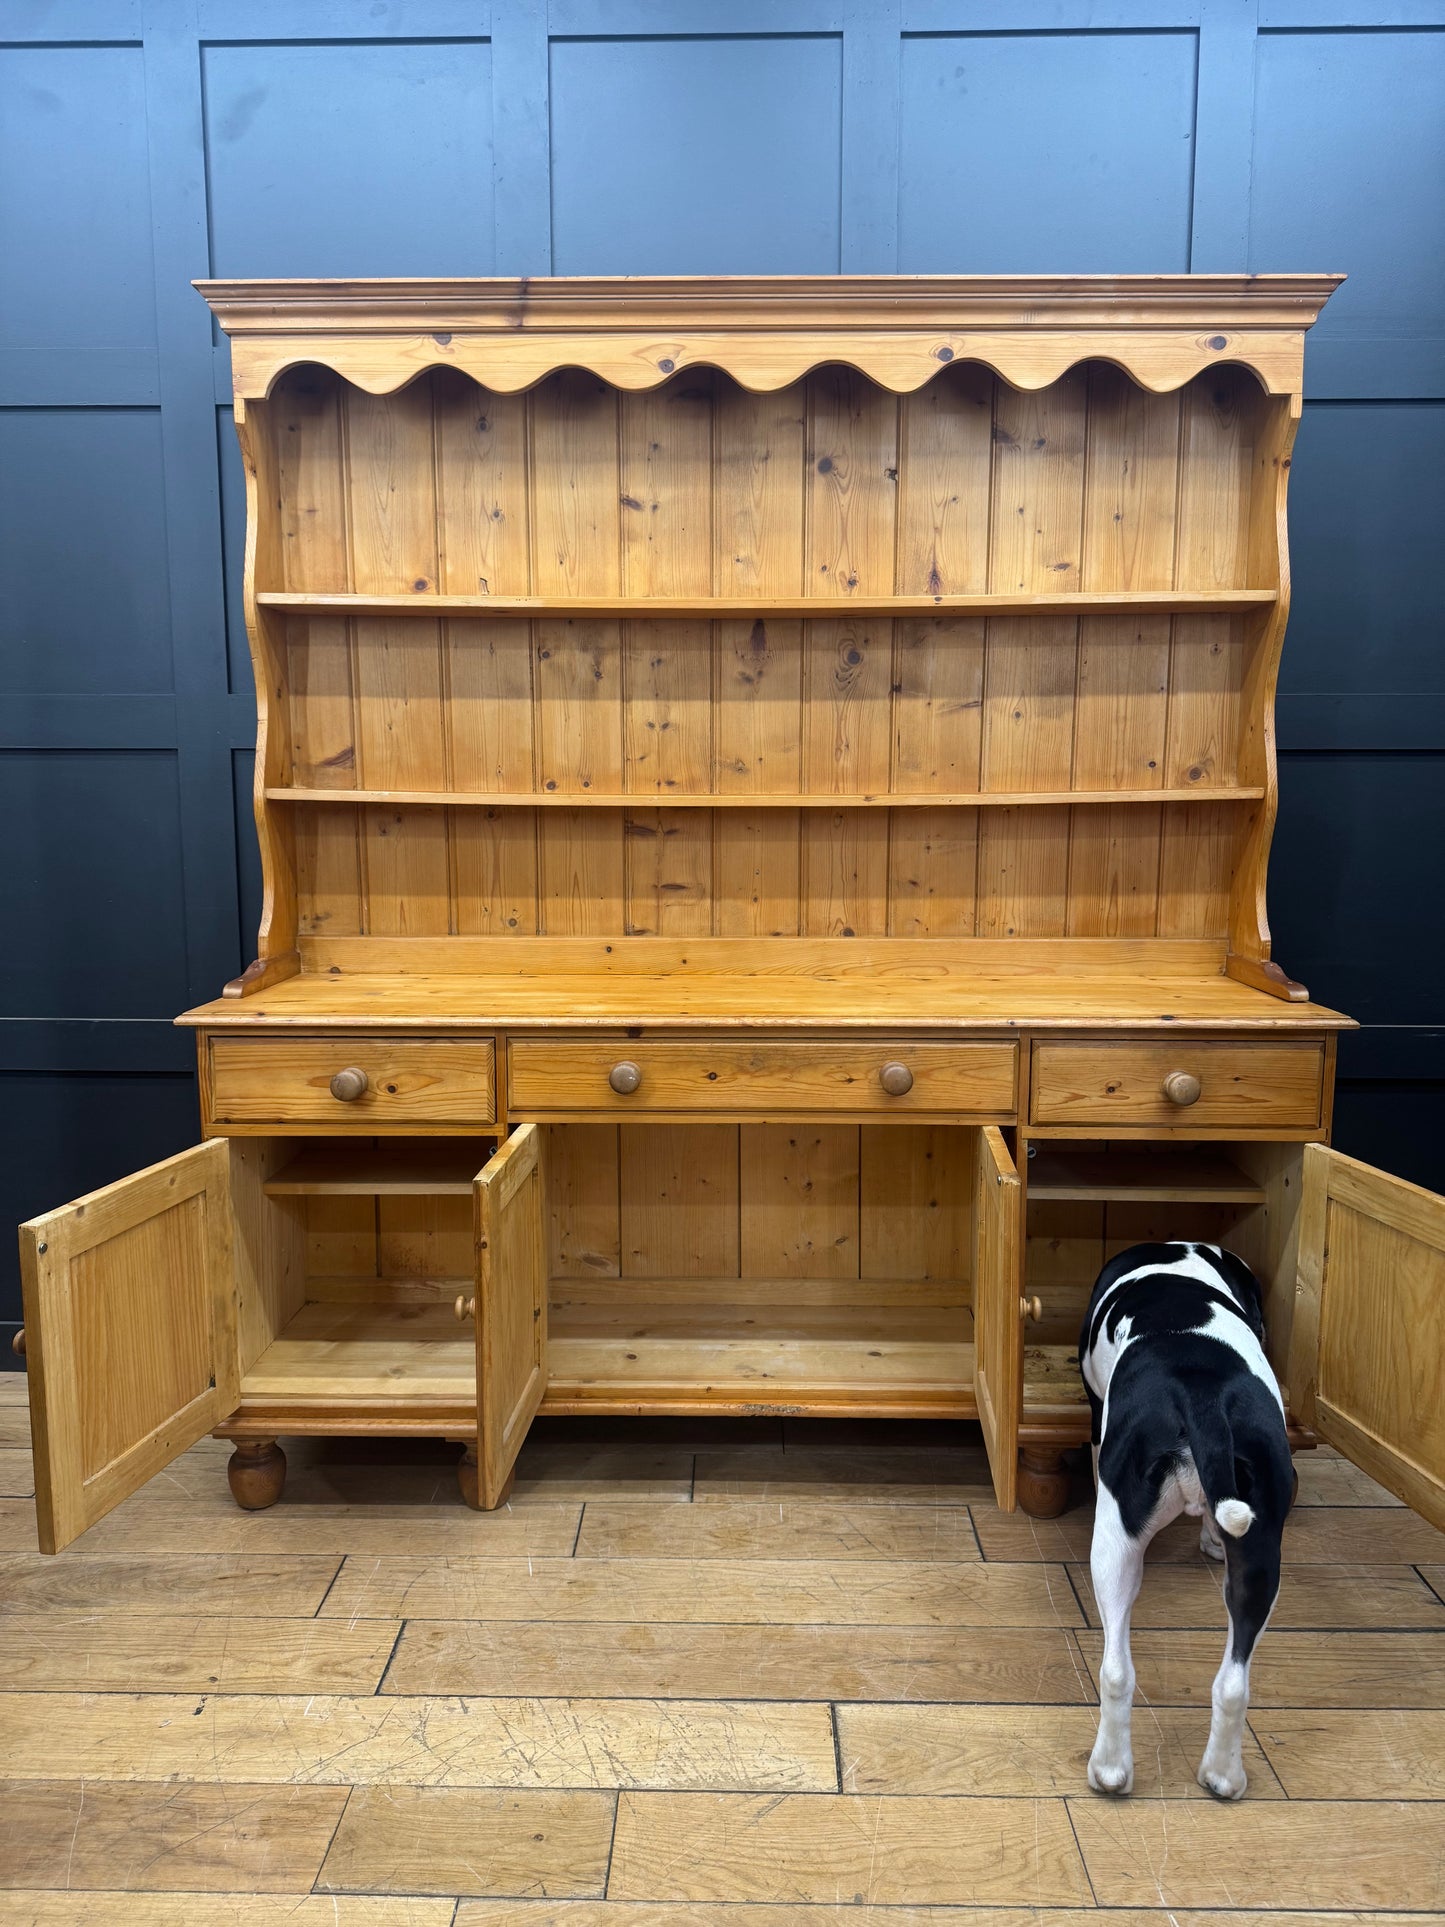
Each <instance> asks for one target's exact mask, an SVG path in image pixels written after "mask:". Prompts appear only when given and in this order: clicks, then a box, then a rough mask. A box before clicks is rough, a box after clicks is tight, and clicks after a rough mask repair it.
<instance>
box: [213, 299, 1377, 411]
mask: <svg viewBox="0 0 1445 1927" xmlns="http://www.w3.org/2000/svg"><path fill="white" fill-rule="evenodd" d="M1343 278H1344V277H1343V276H1342V275H1331V274H1279V275H1240V274H1204V275H876V276H874V275H816V276H778V277H760V276H717V277H701V276H677V277H667V278H661V277H657V278H653V277H648V278H638V279H630V278H624V277H610V278H606V277H604V278H575V279H571V278H565V279H553V280H532V281H517V280H465V281H453V280H385V281H345V280H339V281H198V282H197V283H196V284H195V285H196V287H197V288H198V289H199V290H200V292H201V294H202V295H204V297H205V299H206V300H207V302H208V303H209V304H210V307H211V309H212V312H213V313H214V314H215V316H216V318H217V320H218V322H219V323H220V325H221V327H222V328H223V329H224V330H225V332H226V333H227V334H228V335H230V336H231V337H232V341H233V349H232V370H233V379H234V384H235V392H236V396H237V399H238V400H239V401H242V402H245V401H247V400H259V399H261V398H263V397H264V396H265V395H267V394H268V393H269V392H270V390H271V387H272V385H273V383H274V382H275V380H276V378H277V377H278V375H280V374H281V373H282V372H284V370H285V369H287V368H290V367H294V366H296V365H297V364H298V363H303V362H319V363H320V364H321V365H323V366H325V367H327V368H331V369H333V370H334V371H335V372H336V373H337V374H339V375H340V376H342V377H343V379H345V380H346V381H349V382H351V383H353V384H354V385H355V386H357V387H359V388H363V389H365V390H366V391H367V392H368V393H370V394H390V393H391V392H392V391H393V390H394V389H397V388H400V387H403V386H404V385H405V384H406V383H407V382H409V381H412V380H414V379H415V377H416V376H417V375H419V374H421V373H422V372H423V371H424V370H425V369H427V368H434V367H455V368H459V369H461V370H462V371H463V372H464V373H466V374H468V375H470V376H471V377H472V378H473V379H474V380H475V381H477V382H479V383H480V384H482V385H483V386H484V387H487V388H490V389H492V390H495V391H497V392H500V393H503V394H513V393H516V392H517V391H518V390H520V389H524V388H530V387H532V386H534V385H535V384H536V383H537V382H539V381H541V380H543V379H544V378H545V377H546V376H547V375H549V374H552V373H554V372H555V371H556V370H558V369H559V368H567V367H581V368H586V369H589V370H590V371H591V372H592V373H594V374H596V375H598V376H599V377H600V378H601V379H602V380H604V381H607V382H609V383H611V384H612V385H613V386H614V387H617V388H624V389H634V390H635V389H644V388H653V387H657V386H658V385H660V384H661V383H662V382H664V381H667V380H668V379H669V378H670V377H672V376H673V375H674V374H677V373H679V372H681V371H682V370H684V369H686V368H690V367H691V368H696V367H710V368H720V369H722V370H723V371H724V372H725V373H727V374H729V375H731V376H732V377H733V378H734V380H736V381H737V382H738V383H739V384H740V385H741V386H742V387H744V388H747V389H750V390H752V391H754V392H765V391H768V390H772V389H776V388H784V387H787V386H789V385H790V384H791V383H792V382H795V381H797V380H799V379H801V377H802V376H803V375H805V374H806V373H807V372H808V371H809V369H811V368H816V367H820V366H822V365H824V364H827V363H835V362H837V363H843V364H845V365H847V366H850V367H855V368H857V369H859V370H860V371H861V372H862V373H863V374H865V375H867V376H868V377H869V378H870V379H871V380H873V381H876V382H878V383H879V384H880V385H881V386H883V387H885V388H889V389H891V390H893V391H894V392H895V393H908V392H911V391H912V390H913V389H916V388H921V387H922V386H923V385H924V383H925V382H927V381H930V380H931V379H932V378H933V377H934V376H935V375H937V374H938V373H939V371H940V369H941V368H943V367H945V366H947V364H948V363H950V362H952V361H980V362H983V363H984V364H985V365H986V366H988V367H990V368H991V369H993V371H994V372H995V374H997V375H999V376H1000V377H1001V378H1002V379H1003V380H1004V381H1006V382H1008V383H1010V384H1011V385H1012V386H1013V387H1015V388H1022V389H1035V388H1043V387H1046V386H1048V384H1049V383H1051V382H1054V381H1057V380H1058V378H1059V377H1060V376H1061V375H1062V374H1063V373H1065V372H1066V370H1067V369H1069V368H1071V367H1073V366H1074V365H1075V363H1077V362H1080V361H1085V360H1091V359H1097V360H1104V361H1111V362H1114V363H1116V364H1117V365H1118V366H1120V367H1122V368H1123V369H1124V370H1125V371H1126V372H1127V373H1128V374H1129V375H1130V376H1131V377H1132V378H1133V379H1134V380H1135V381H1136V382H1137V383H1138V384H1139V385H1140V386H1141V387H1144V388H1148V389H1151V390H1153V391H1154V392H1156V393H1163V392H1166V391H1168V390H1171V389H1175V388H1179V387H1181V386H1182V385H1183V384H1184V383H1185V382H1187V381H1190V380H1191V379H1192V378H1193V377H1194V376H1195V375H1197V374H1199V373H1200V372H1201V371H1202V370H1204V369H1206V368H1210V367H1215V366H1218V365H1219V364H1221V363H1225V362H1235V363H1239V364H1242V365H1243V366H1244V367H1246V368H1249V369H1250V370H1252V372H1253V373H1254V374H1255V376H1256V377H1257V378H1258V380H1259V381H1260V383H1261V384H1262V386H1263V387H1264V389H1265V390H1266V392H1267V393H1269V394H1298V393H1299V392H1300V388H1301V378H1302V370H1303V358H1304V335H1305V330H1306V329H1307V328H1309V327H1310V326H1311V325H1312V324H1313V322H1314V321H1315V319H1316V318H1317V316H1318V314H1319V311H1320V309H1321V307H1322V306H1323V305H1324V303H1325V302H1326V301H1327V300H1328V299H1329V297H1330V295H1331V294H1332V293H1333V292H1334V290H1335V288H1337V287H1338V286H1339V283H1340V281H1341V280H1343Z"/></svg>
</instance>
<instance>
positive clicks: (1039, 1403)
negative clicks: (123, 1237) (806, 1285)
mask: <svg viewBox="0 0 1445 1927" xmlns="http://www.w3.org/2000/svg"><path fill="white" fill-rule="evenodd" d="M685 1282H686V1283H691V1282H692V1281H685ZM683 1283H684V1281H676V1282H673V1281H666V1280H658V1281H656V1283H655V1286H654V1290H655V1293H656V1296H655V1298H652V1299H650V1300H642V1299H639V1298H635V1297H632V1296H626V1297H622V1296H619V1295H617V1294H615V1293H614V1294H605V1293H603V1292H601V1291H596V1290H594V1291H593V1293H592V1294H591V1295H590V1296H586V1297H582V1296H579V1295H578V1294H577V1288H576V1286H575V1285H574V1284H572V1283H571V1282H570V1281H568V1283H567V1284H565V1285H559V1286H558V1287H557V1291H558V1296H557V1297H556V1298H555V1299H554V1302H553V1305H552V1308H551V1312H550V1320H549V1331H548V1383H547V1393H546V1397H545V1399H544V1401H543V1405H542V1410H543V1412H544V1413H546V1412H552V1413H579V1412H592V1413H597V1414H599V1415H601V1414H604V1413H610V1414H666V1413H676V1414H681V1415H687V1414H692V1413H698V1412H709V1413H714V1414H723V1413H758V1414H763V1413H814V1414H817V1415H819V1416H825V1415H826V1416H851V1417H858V1418H867V1417H894V1418H904V1417H908V1418H940V1417H944V1418H960V1419H971V1418H975V1417H976V1416H977V1411H978V1407H977V1404H976V1401H975V1398H974V1390H973V1377H974V1347H973V1315H972V1313H971V1312H970V1311H969V1309H968V1305H967V1288H966V1287H964V1286H960V1287H959V1288H958V1295H957V1296H956V1297H954V1298H953V1301H952V1302H934V1303H925V1304H918V1303H908V1302H897V1303H890V1302H889V1298H890V1294H891V1293H893V1292H894V1291H896V1292H897V1295H898V1297H899V1298H905V1299H906V1296H907V1291H906V1288H905V1286H904V1285H903V1284H902V1283H900V1284H899V1285H898V1286H897V1287H892V1286H890V1285H889V1284H888V1283H887V1282H881V1283H879V1284H877V1285H876V1286H875V1287H873V1289H874V1290H875V1291H876V1293H877V1300H876V1301H875V1302H874V1303H873V1304H871V1305H869V1306H858V1305H836V1304H834V1305H829V1304H817V1303H791V1302H789V1301H788V1299H787V1297H786V1291H787V1284H786V1282H784V1281H780V1282H779V1284H778V1286H777V1291H776V1295H774V1294H769V1295H768V1296H767V1298H766V1299H764V1298H761V1296H760V1297H759V1298H754V1299H752V1300H750V1301H748V1302H743V1303H726V1302H712V1303H697V1302H692V1301H690V1299H689V1297H688V1295H687V1294H686V1292H685V1291H682V1292H679V1285H681V1284H683ZM457 1288H458V1289H461V1288H462V1287H461V1283H460V1281H458V1286H457ZM636 1289H637V1286H636V1285H635V1284H634V1286H633V1290H636ZM855 1289H856V1287H855ZM911 1289H912V1290H913V1291H915V1292H916V1291H917V1289H918V1288H917V1286H916V1285H914V1286H912V1287H911ZM436 1290H437V1292H438V1296H437V1297H434V1298H432V1299H430V1300H427V1301H421V1300H408V1299H405V1298H403V1299H401V1300H399V1301H398V1300H393V1301H391V1302H385V1301H380V1300H376V1299H361V1300H358V1299H352V1300H349V1301H338V1300H334V1299H331V1300H320V1301H316V1302H312V1303H309V1304H306V1305H304V1306H303V1307H302V1308H301V1310H300V1311H299V1312H298V1313H297V1314H296V1316H295V1317H294V1318H293V1319H292V1320H291V1321H290V1323H289V1324H288V1325H287V1326H286V1328H285V1330H284V1331H283V1332H282V1333H281V1335H280V1337H279V1338H277V1339H276V1340H274V1342H273V1343H272V1344H271V1345H269V1346H268V1347H267V1348H266V1350H265V1351H264V1352H263V1353H262V1354H261V1356H260V1357H259V1358H258V1359H257V1360H256V1362H255V1364H254V1365H252V1367H251V1369H250V1370H249V1371H248V1372H247V1373H246V1374H245V1376H244V1378H243V1380H242V1386H241V1392H242V1402H241V1406H240V1409H239V1411H238V1412H237V1413H236V1414H235V1415H234V1417H233V1419H232V1420H231V1421H230V1423H229V1424H228V1426H227V1427H226V1430H227V1431H228V1432H229V1433H231V1434H232V1435H233V1436H240V1435H241V1432H240V1431H239V1430H238V1427H244V1428H245V1430H247V1431H250V1432H252V1433H254V1432H255V1431H257V1430H258V1429H259V1428H260V1427H261V1425H262V1422H263V1421H267V1422H270V1423H273V1424H274V1425H276V1426H284V1427H287V1428H289V1429H290V1430H292V1431H293V1432H297V1431H305V1430H310V1429H314V1428H313V1426H312V1425H311V1423H310V1422H309V1421H312V1420H318V1421H327V1423H326V1425H325V1427H324V1429H342V1430H344V1429H345V1428H344V1426H340V1425H339V1424H332V1423H331V1421H338V1422H339V1421H341V1420H342V1419H343V1418H344V1419H346V1420H347V1421H348V1422H351V1423H354V1424H355V1425H356V1426H357V1427H359V1428H360V1429H363V1430H365V1429H368V1428H369V1425H370V1423H371V1422H372V1421H376V1422H377V1423H379V1424H380V1425H381V1428H382V1429H384V1430H398V1431H401V1430H406V1429H411V1430H414V1431H427V1430H431V1431H434V1432H436V1431H440V1432H446V1431H447V1430H449V1429H450V1428H451V1426H453V1425H454V1424H455V1423H456V1422H457V1420H458V1418H459V1417H466V1416H467V1415H470V1417H471V1419H472V1420H473V1421H474V1420H475V1413H476V1398H475V1386H476V1373H477V1358H476V1342H475V1333H474V1330H473V1327H472V1326H471V1324H470V1323H467V1324H465V1325H462V1324H458V1322H457V1320H456V1318H455V1316H454V1314H453V1312H452V1308H451V1304H450V1302H449V1301H448V1300H445V1299H443V1298H442V1296H441V1295H440V1294H441V1292H442V1290H443V1287H442V1286H441V1284H440V1283H438V1285H437V1286H436ZM670 1291H671V1292H672V1293H677V1294H678V1295H676V1296H672V1295H670ZM564 1292H565V1294H566V1295H565V1296H563V1295H562V1294H563V1293H564ZM1024 1381H1025V1382H1024V1403H1025V1410H1026V1413H1027V1415H1028V1417H1029V1419H1030V1420H1035V1421H1037V1420H1041V1419H1044V1418H1046V1417H1047V1418H1050V1419H1051V1418H1053V1417H1054V1416H1056V1415H1057V1416H1058V1417H1059V1418H1060V1419H1062V1420H1064V1421H1066V1422H1068V1423H1069V1425H1070V1426H1071V1427H1073V1428H1074V1429H1077V1427H1078V1425H1079V1422H1080V1419H1081V1418H1082V1423H1083V1426H1084V1429H1085V1431H1086V1430H1087V1416H1088V1414H1087V1405H1086V1403H1085V1399H1084V1391H1083V1387H1082V1385H1081V1384H1080V1382H1079V1377H1078V1371H1077V1367H1076V1364H1075V1358H1074V1350H1073V1347H1072V1346H1070V1345H1038V1346H1032V1347H1030V1348H1029V1349H1028V1351H1027V1352H1026V1354H1025V1365H1024ZM403 1413H404V1418H403V1417H402V1414H403Z"/></svg>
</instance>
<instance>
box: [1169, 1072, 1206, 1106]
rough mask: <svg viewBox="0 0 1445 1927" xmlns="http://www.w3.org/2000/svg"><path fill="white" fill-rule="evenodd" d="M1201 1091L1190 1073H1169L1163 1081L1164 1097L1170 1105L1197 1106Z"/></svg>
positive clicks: (1201, 1088)
mask: <svg viewBox="0 0 1445 1927" xmlns="http://www.w3.org/2000/svg"><path fill="white" fill-rule="evenodd" d="M1203 1089H1204V1086H1203V1085H1202V1084H1201V1083H1200V1081H1199V1079H1198V1078H1197V1077H1196V1076H1195V1075H1194V1073H1193V1072H1192V1071H1170V1073H1169V1075H1168V1076H1167V1077H1166V1078H1165V1079H1164V1095H1165V1096H1166V1097H1167V1098H1168V1099H1169V1102H1170V1103H1171V1104H1180V1105H1183V1104H1197V1103H1198V1102H1199V1093H1200V1092H1201V1091H1202V1090H1203Z"/></svg>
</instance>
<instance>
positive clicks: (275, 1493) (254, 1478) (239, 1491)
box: [226, 1439, 286, 1512]
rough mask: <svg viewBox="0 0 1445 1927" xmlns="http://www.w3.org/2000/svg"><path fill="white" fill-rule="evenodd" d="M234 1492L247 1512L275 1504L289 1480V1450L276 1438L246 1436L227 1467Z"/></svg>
mask: <svg viewBox="0 0 1445 1927" xmlns="http://www.w3.org/2000/svg"><path fill="white" fill-rule="evenodd" d="M226 1478H227V1479H228V1480H229V1482H230V1486H231V1496H232V1498H233V1499H234V1500H235V1501H236V1504H237V1505H238V1506H240V1507H242V1509H243V1510H244V1511H246V1512H264V1511H265V1510H266V1508H267V1506H269V1505H275V1503H276V1501H277V1500H278V1499H279V1498H280V1496H281V1489H282V1487H283V1486H284V1485H285V1483H286V1454H285V1453H284V1452H283V1451H282V1450H281V1448H280V1446H279V1445H278V1444H277V1443H276V1441H275V1439H242V1440H241V1441H240V1442H239V1443H238V1444H237V1446H236V1449H235V1451H234V1452H233V1453H232V1454H231V1462H230V1464H229V1465H228V1466H227V1467H226Z"/></svg>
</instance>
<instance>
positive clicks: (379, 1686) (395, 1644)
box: [372, 1619, 407, 1699]
mask: <svg viewBox="0 0 1445 1927" xmlns="http://www.w3.org/2000/svg"><path fill="white" fill-rule="evenodd" d="M406 1627H407V1622H406V1620H404V1619H403V1620H402V1622H401V1624H400V1625H399V1626H398V1627H397V1629H396V1638H395V1639H394V1640H393V1641H392V1642H391V1651H390V1652H389V1653H388V1654H387V1656H386V1664H385V1666H383V1667H382V1669H381V1678H380V1679H379V1680H378V1681H377V1682H376V1687H375V1690H374V1692H373V1695H372V1697H373V1698H376V1699H379V1698H380V1697H381V1695H382V1692H383V1689H384V1688H385V1686H386V1676H387V1674H388V1673H389V1672H390V1671H391V1663H392V1661H393V1660H394V1659H395V1658H396V1655H397V1650H398V1648H399V1647H400V1645H401V1640H402V1634H403V1633H405V1631H406Z"/></svg>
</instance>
